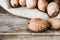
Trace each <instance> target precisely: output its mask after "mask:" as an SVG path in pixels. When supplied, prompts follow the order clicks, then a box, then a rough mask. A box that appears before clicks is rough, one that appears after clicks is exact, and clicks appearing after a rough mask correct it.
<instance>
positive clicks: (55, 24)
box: [48, 18, 60, 30]
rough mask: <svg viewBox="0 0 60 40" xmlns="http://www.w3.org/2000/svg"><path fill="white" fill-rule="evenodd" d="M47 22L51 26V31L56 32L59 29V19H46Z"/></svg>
mask: <svg viewBox="0 0 60 40" xmlns="http://www.w3.org/2000/svg"><path fill="white" fill-rule="evenodd" d="M48 22H49V23H50V25H51V27H50V28H51V29H54V30H57V29H60V19H58V18H50V19H48Z"/></svg>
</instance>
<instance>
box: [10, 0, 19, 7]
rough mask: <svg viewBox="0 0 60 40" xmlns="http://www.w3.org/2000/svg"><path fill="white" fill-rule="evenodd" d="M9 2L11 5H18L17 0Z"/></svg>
mask: <svg viewBox="0 0 60 40" xmlns="http://www.w3.org/2000/svg"><path fill="white" fill-rule="evenodd" d="M10 4H11V6H12V7H18V6H19V1H18V0H10Z"/></svg>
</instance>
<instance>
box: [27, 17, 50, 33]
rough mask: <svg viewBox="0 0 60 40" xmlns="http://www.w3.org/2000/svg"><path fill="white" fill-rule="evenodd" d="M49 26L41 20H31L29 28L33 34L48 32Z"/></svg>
mask: <svg viewBox="0 0 60 40" xmlns="http://www.w3.org/2000/svg"><path fill="white" fill-rule="evenodd" d="M48 26H49V24H48V22H47V21H45V20H43V19H40V18H34V19H31V20H30V22H29V25H28V28H29V29H30V30H31V31H33V32H41V31H44V30H46V29H47V28H48Z"/></svg>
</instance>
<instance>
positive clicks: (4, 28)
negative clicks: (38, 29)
mask: <svg viewBox="0 0 60 40" xmlns="http://www.w3.org/2000/svg"><path fill="white" fill-rule="evenodd" d="M28 21H29V20H28V19H26V18H22V17H18V16H14V15H11V14H9V13H8V12H6V11H5V10H4V9H2V8H0V35H58V36H60V30H59V31H53V30H52V31H51V30H48V31H46V32H42V33H34V32H30V31H29V30H27V26H28V25H27V24H26V23H27V22H28Z"/></svg>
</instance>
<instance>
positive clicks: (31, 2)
mask: <svg viewBox="0 0 60 40" xmlns="http://www.w3.org/2000/svg"><path fill="white" fill-rule="evenodd" d="M36 4H37V0H26V6H27V8H35V7H36Z"/></svg>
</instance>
